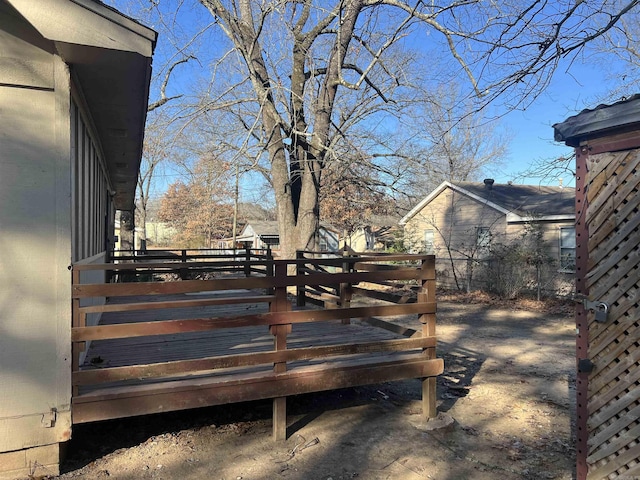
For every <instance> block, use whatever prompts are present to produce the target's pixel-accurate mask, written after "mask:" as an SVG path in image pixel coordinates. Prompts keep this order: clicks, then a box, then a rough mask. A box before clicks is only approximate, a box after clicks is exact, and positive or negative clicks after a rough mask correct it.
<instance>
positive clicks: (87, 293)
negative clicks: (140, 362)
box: [72, 268, 433, 298]
mask: <svg viewBox="0 0 640 480" xmlns="http://www.w3.org/2000/svg"><path fill="white" fill-rule="evenodd" d="M393 278H394V279H396V280H431V279H433V278H431V275H429V273H428V272H425V271H422V270H420V269H415V268H414V269H405V270H398V271H394V274H393ZM378 279H380V280H383V279H389V272H354V273H316V274H313V275H304V276H298V277H293V276H283V277H258V278H256V277H249V278H228V279H214V280H185V281H181V282H132V283H107V284H86V285H83V284H75V285H73V289H72V298H87V297H112V296H132V295H157V294H173V293H190V292H198V291H209V290H211V291H213V290H230V289H251V288H278V287H288V286H291V287H294V286H303V285H331V284H336V283H358V282H372V283H375V281H376V280H378Z"/></svg>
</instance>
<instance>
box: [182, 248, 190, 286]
mask: <svg viewBox="0 0 640 480" xmlns="http://www.w3.org/2000/svg"><path fill="white" fill-rule="evenodd" d="M180 259H181V260H182V263H184V264H185V265H184V266H183V267H182V268H180V279H181V280H187V279H188V278H189V269H188V268H187V267H186V264H187V251H186V250H182V252H181V255H180Z"/></svg>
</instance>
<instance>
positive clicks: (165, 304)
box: [78, 295, 275, 313]
mask: <svg viewBox="0 0 640 480" xmlns="http://www.w3.org/2000/svg"><path fill="white" fill-rule="evenodd" d="M274 299H275V296H274V295H254V296H247V297H222V298H206V299H199V300H171V301H160V302H136V303H108V304H105V305H92V306H88V307H80V308H79V309H78V311H79V312H80V313H97V312H130V311H135V310H162V309H165V308H189V307H205V306H211V305H235V304H242V303H267V302H272V301H273V300H274Z"/></svg>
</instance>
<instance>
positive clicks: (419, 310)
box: [71, 302, 436, 342]
mask: <svg viewBox="0 0 640 480" xmlns="http://www.w3.org/2000/svg"><path fill="white" fill-rule="evenodd" d="M435 312H436V303H435V302H427V303H414V304H408V305H375V306H367V307H352V308H336V309H329V310H301V311H290V312H269V313H262V314H258V315H241V316H236V317H222V318H196V319H188V320H162V321H155V322H140V323H128V324H119V325H97V326H94V327H75V328H72V329H71V340H72V341H73V342H82V341H87V340H104V339H109V338H126V337H141V336H148V335H166V334H171V333H183V332H193V331H203V330H211V329H215V328H237V327H249V326H256V325H287V324H291V323H301V322H318V321H328V320H341V319H346V318H359V317H373V316H390V315H410V314H426V313H435Z"/></svg>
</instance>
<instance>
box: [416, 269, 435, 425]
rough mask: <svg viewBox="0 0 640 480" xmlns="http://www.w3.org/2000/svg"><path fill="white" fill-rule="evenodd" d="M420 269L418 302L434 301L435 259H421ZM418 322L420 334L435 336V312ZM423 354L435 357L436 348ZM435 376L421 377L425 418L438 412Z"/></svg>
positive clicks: (422, 317) (431, 348) (424, 351)
mask: <svg viewBox="0 0 640 480" xmlns="http://www.w3.org/2000/svg"><path fill="white" fill-rule="evenodd" d="M420 270H421V275H420V278H421V280H420V281H421V288H420V290H419V292H418V302H435V301H436V281H435V261H434V258H433V257H431V258H427V259H425V260H422V265H421V267H420ZM420 323H422V336H423V337H435V335H436V315H435V313H426V314H423V315H420ZM423 355H424V356H425V357H426V358H428V359H435V358H436V348H435V347H429V348H425V349H424V350H423ZM436 380H437V377H426V378H423V379H422V416H423V417H424V418H425V419H429V418H434V417H435V416H436V415H437V414H438V412H437V407H436V399H437V391H436V387H437V383H436Z"/></svg>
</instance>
